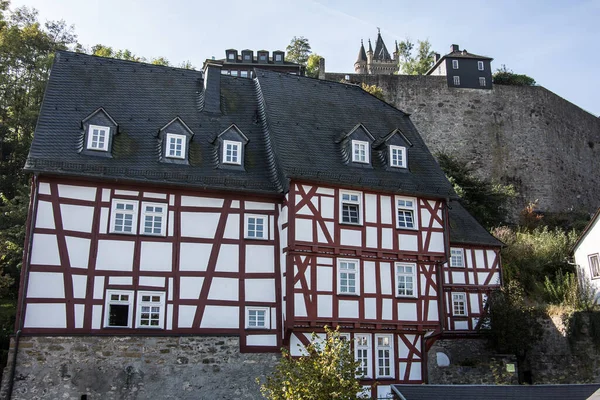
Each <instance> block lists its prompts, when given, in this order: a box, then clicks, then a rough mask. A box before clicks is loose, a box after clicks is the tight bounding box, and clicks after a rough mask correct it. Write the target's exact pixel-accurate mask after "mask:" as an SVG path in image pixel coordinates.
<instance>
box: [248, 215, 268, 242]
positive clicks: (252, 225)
mask: <svg viewBox="0 0 600 400" xmlns="http://www.w3.org/2000/svg"><path fill="white" fill-rule="evenodd" d="M246 239H267V217H266V216H264V215H246Z"/></svg>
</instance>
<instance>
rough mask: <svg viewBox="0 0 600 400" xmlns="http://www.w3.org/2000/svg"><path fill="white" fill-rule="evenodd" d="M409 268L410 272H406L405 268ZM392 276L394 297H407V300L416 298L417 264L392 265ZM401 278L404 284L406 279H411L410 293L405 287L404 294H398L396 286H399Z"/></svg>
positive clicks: (417, 290) (398, 290) (417, 288)
mask: <svg viewBox="0 0 600 400" xmlns="http://www.w3.org/2000/svg"><path fill="white" fill-rule="evenodd" d="M407 267H408V268H411V272H406V268H407ZM394 276H395V283H396V285H395V286H394V288H395V292H396V297H408V298H416V297H417V296H418V294H419V293H418V292H419V285H418V281H417V264H414V263H401V262H399V263H394ZM401 278H404V282H405V283H406V282H407V280H406V278H411V283H412V293H410V294H409V293H408V289H407V288H406V287H405V291H406V293H400V288H399V287H398V285H399V284H400V281H401V280H402V279H401Z"/></svg>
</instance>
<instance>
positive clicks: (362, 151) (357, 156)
mask: <svg viewBox="0 0 600 400" xmlns="http://www.w3.org/2000/svg"><path fill="white" fill-rule="evenodd" d="M352 162H358V163H365V164H368V163H369V142H363V141H360V140H353V141H352Z"/></svg>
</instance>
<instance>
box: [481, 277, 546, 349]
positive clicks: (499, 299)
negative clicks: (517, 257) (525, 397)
mask: <svg viewBox="0 0 600 400" xmlns="http://www.w3.org/2000/svg"><path fill="white" fill-rule="evenodd" d="M487 307H488V313H487V317H486V320H485V324H484V325H485V326H487V327H489V330H487V334H488V335H489V339H490V342H491V344H492V345H493V347H494V348H495V349H496V351H498V352H500V353H509V354H510V353H512V354H515V355H517V357H518V358H519V359H523V358H524V357H525V356H526V355H527V351H529V350H530V349H531V347H532V346H533V344H534V343H535V342H536V341H537V340H538V339H539V337H540V336H541V335H542V326H541V324H540V322H539V317H540V313H539V312H538V311H537V310H536V309H535V308H534V307H532V306H530V305H528V304H527V301H526V298H525V293H524V291H523V288H522V287H521V286H520V285H519V284H518V282H516V281H513V282H509V283H508V284H506V285H504V287H502V288H501V289H498V290H496V291H495V292H492V293H491V294H490V295H489V297H488V301H487Z"/></svg>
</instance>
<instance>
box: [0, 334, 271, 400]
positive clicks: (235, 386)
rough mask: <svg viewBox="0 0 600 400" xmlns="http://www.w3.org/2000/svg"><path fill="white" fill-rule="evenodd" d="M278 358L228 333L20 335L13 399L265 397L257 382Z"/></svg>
mask: <svg viewBox="0 0 600 400" xmlns="http://www.w3.org/2000/svg"><path fill="white" fill-rule="evenodd" d="M10 359H11V355H9V360H10ZM278 359H279V354H276V353H271V354H268V353H266V354H241V353H240V351H239V340H238V338H237V337H230V336H222V337H219V336H195V337H112V336H70V337H22V338H21V339H20V343H19V354H18V358H17V370H16V374H15V383H14V390H13V396H12V399H13V400H19V399H23V400H41V399H64V400H81V399H85V398H86V397H82V395H87V399H88V400H95V399H98V400H99V399H102V400H113V399H114V400H117V399H118V400H142V399H153V400H154V399H190V400H191V399H194V400H218V399H227V400H231V399H236V400H237V399H249V400H254V399H262V397H261V396H260V393H259V389H258V385H257V384H256V382H255V379H256V378H257V377H261V376H265V375H266V374H268V373H270V372H271V371H272V369H273V367H274V365H275V363H276V362H277V361H278ZM9 362H10V361H9ZM9 368H10V365H9V366H8V367H7V368H6V370H5V379H4V382H3V385H2V392H5V391H6V390H7V385H6V383H7V382H6V381H7V379H8V378H9V375H10V374H9V372H8V371H9ZM5 395H6V394H5V393H2V397H1V398H2V399H5V398H6V397H4V396H5Z"/></svg>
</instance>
